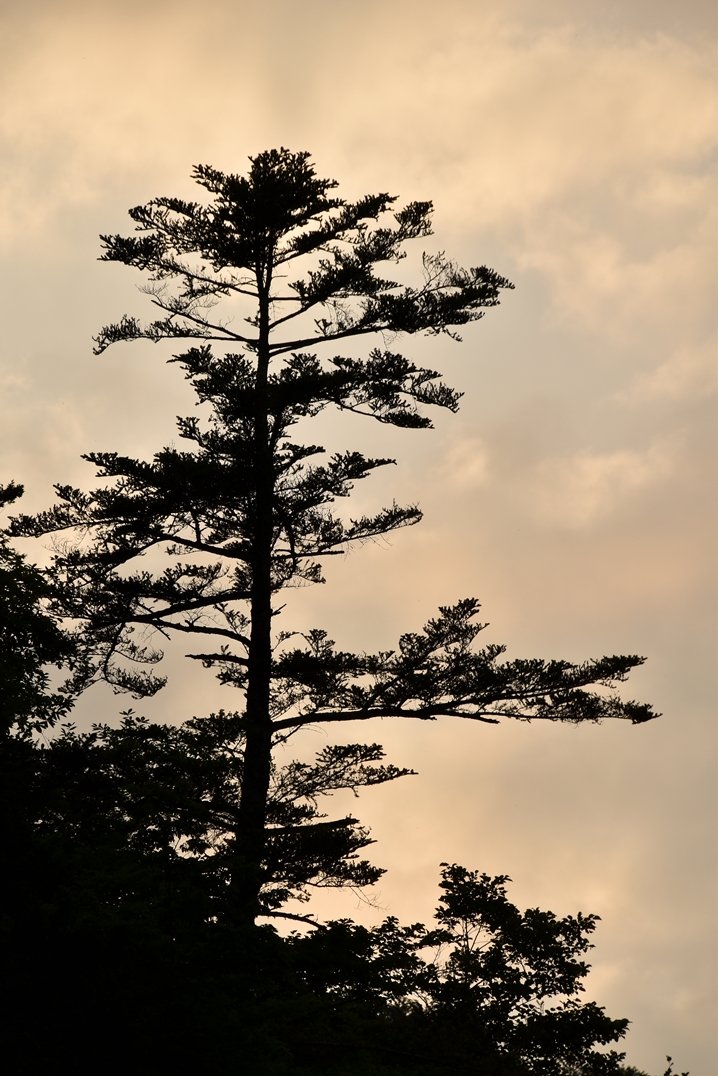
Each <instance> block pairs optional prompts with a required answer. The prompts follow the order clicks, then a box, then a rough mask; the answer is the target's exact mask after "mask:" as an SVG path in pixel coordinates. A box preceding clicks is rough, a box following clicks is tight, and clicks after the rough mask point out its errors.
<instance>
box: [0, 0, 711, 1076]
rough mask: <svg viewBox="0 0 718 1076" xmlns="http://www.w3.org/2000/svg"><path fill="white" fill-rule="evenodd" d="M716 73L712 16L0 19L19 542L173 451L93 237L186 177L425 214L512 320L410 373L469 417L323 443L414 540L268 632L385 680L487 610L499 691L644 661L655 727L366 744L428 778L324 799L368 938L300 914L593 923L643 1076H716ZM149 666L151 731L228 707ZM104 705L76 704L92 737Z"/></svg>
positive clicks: (61, 9) (0, 476) (438, 242)
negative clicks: (466, 615) (359, 458)
mask: <svg viewBox="0 0 718 1076" xmlns="http://www.w3.org/2000/svg"><path fill="white" fill-rule="evenodd" d="M715 40H716V27H715V8H714V5H713V4H712V3H703V2H699V0H683V2H682V3H681V4H680V5H678V4H675V3H673V2H670V3H669V2H667V0H666V2H663V0H645V2H644V0H632V2H631V3H629V4H618V3H600V4H599V3H591V2H589V0H545V2H544V0H542V3H541V4H537V3H532V2H529V0H524V2H521V0H504V2H502V3H501V4H498V3H493V4H492V3H488V2H485V0H471V2H462V0H445V2H444V3H442V4H441V5H438V4H429V3H426V2H424V0H412V2H411V3H409V2H405V0H382V2H381V3H379V2H374V0H352V2H351V3H349V2H346V0H308V2H306V3H304V4H302V5H298V4H296V3H289V2H285V0H265V2H264V3H262V4H258V3H249V2H246V0H244V2H243V0H233V2H230V0H205V2H204V3H202V4H201V5H200V4H194V3H193V4H190V3H187V2H184V0H172V2H171V3H170V2H162V0H144V2H143V3H134V2H131V0H123V2H122V3H118V2H113V0H105V2H102V0H93V2H86V0H78V2H74V3H73V2H69V0H53V2H52V3H49V2H44V0H34V2H33V3H32V4H27V3H20V2H12V0H1V2H0V266H1V268H0V273H1V274H2V288H1V289H0V305H1V316H2V325H3V348H2V355H1V356H0V481H7V480H8V479H10V478H14V479H15V480H17V481H21V482H23V483H24V484H25V486H26V489H27V493H26V497H25V501H24V505H23V507H24V510H26V511H27V510H33V509H39V508H41V507H44V506H47V505H48V504H49V503H50V501H51V498H52V483H53V482H71V483H75V484H77V485H81V486H83V487H88V485H89V484H91V482H92V471H91V469H90V468H88V466H87V465H86V464H84V463H83V462H82V461H81V460H80V458H79V457H80V454H81V453H82V452H87V451H91V450H96V449H107V450H117V451H121V452H129V453H132V454H133V455H135V456H146V455H148V454H151V453H152V452H154V451H156V450H157V449H158V448H160V447H162V445H164V444H166V443H168V442H169V441H171V440H172V438H173V437H174V421H175V416H176V415H177V414H183V413H188V412H189V408H190V407H191V406H192V401H191V399H190V397H189V395H188V392H187V388H186V386H185V384H184V382H183V381H182V379H181V375H180V374H179V371H178V370H177V369H176V368H174V367H169V368H168V367H167V366H166V365H165V364H164V362H163V354H164V353H163V352H162V351H161V348H155V347H153V346H152V345H146V344H144V343H141V344H137V345H136V346H132V347H130V346H124V345H123V346H120V347H117V348H114V349H111V350H110V351H109V352H107V353H106V354H105V355H103V356H102V357H101V358H95V357H93V355H92V343H91V337H92V335H93V333H95V332H97V330H98V329H99V327H100V326H101V325H103V324H106V323H107V322H109V321H113V320H117V319H118V317H119V316H120V315H121V314H122V313H132V314H136V315H138V316H142V315H143V313H145V312H146V310H147V307H146V304H147V300H146V298H144V297H143V296H142V295H141V294H139V293H138V292H137V284H138V283H140V281H139V279H135V278H134V277H133V275H132V273H131V272H130V271H129V270H127V269H125V268H124V267H122V266H115V265H103V264H101V263H98V261H97V256H98V253H99V242H98V238H97V236H98V233H100V232H113V231H125V232H126V231H128V230H129V227H130V224H129V221H128V219H127V217H126V210H127V209H128V208H129V207H130V206H133V205H137V204H139V203H142V202H145V201H147V200H149V199H150V198H151V197H153V196H156V195H162V194H176V195H180V196H192V194H193V185H192V183H191V182H190V179H189V172H190V169H191V166H192V165H194V164H198V163H208V164H212V165H214V166H216V167H218V168H221V169H223V170H225V171H234V172H241V171H243V170H244V168H245V167H246V164H247V157H248V155H250V154H254V153H257V152H259V151H261V150H263V149H267V148H271V147H275V146H281V145H283V146H287V147H289V148H291V149H293V150H299V149H307V150H310V151H311V153H312V155H313V158H314V160H315V161H316V165H317V170H318V172H319V174H320V175H326V176H333V177H335V178H337V179H338V180H339V181H340V184H341V188H340V193H341V194H343V195H344V196H345V197H348V198H352V197H356V196H359V195H361V194H363V193H365V192H368V191H385V190H386V191H390V192H392V193H395V194H398V195H399V196H400V197H401V198H402V199H404V200H411V199H422V200H423V199H432V200H433V202H434V204H435V234H434V236H432V237H431V239H429V240H427V241H426V244H425V246H426V249H429V250H445V251H446V253H447V254H448V255H450V256H451V257H453V258H455V259H456V260H457V261H459V262H461V263H464V264H468V265H480V264H488V265H490V266H492V267H493V268H495V269H496V270H498V271H499V272H501V273H503V274H505V275H506V276H508V277H509V278H510V279H511V280H512V281H513V282H514V284H515V285H516V288H515V291H513V292H510V293H505V295H504V297H503V301H502V305H501V306H500V307H498V308H497V309H495V310H491V311H489V312H488V313H487V316H486V318H485V319H484V320H482V321H481V322H480V323H478V324H477V325H474V326H471V327H469V328H468V329H467V331H466V332H464V334H463V336H464V341H463V343H461V344H457V343H454V342H453V341H451V340H446V339H442V338H439V339H429V340H427V339H418V340H411V341H408V342H405V343H404V344H403V350H404V352H405V353H406V354H408V355H411V356H413V357H416V358H417V359H418V360H420V361H422V362H424V363H426V364H429V365H431V366H433V367H435V368H438V369H441V370H442V371H445V373H446V377H447V380H448V381H449V383H450V384H453V385H454V386H456V387H457V388H459V389H461V390H462V391H463V392H464V397H463V399H462V406H461V410H460V412H459V414H458V415H457V416H439V417H438V419H437V421H436V429H435V430H434V431H431V432H425V431H400V430H393V429H378V430H376V429H370V428H369V427H368V426H367V425H364V424H361V423H360V422H359V421H358V420H357V421H356V422H355V421H353V420H352V421H350V422H349V421H347V420H342V422H341V423H339V422H338V421H337V420H336V419H332V418H329V417H328V418H326V419H324V420H322V425H321V436H322V437H323V439H324V440H323V443H325V444H326V446H327V448H333V447H335V446H336V447H356V448H359V449H361V450H363V451H367V452H369V453H372V452H373V453H376V452H380V453H381V454H383V455H390V456H392V457H395V458H396V459H397V466H396V467H392V468H385V469H384V470H383V471H382V472H381V474H378V475H376V476H375V477H373V478H372V479H371V480H368V481H367V482H365V483H362V487H361V488H360V489H358V490H357V491H356V496H355V498H354V502H353V504H352V509H362V510H363V509H365V508H366V509H369V508H370V507H371V508H376V507H377V506H378V505H380V504H383V503H385V502H386V501H387V500H388V501H391V499H392V498H393V497H395V498H396V499H397V500H398V501H399V502H400V503H414V502H416V503H419V504H420V506H421V508H422V509H423V511H424V520H423V522H422V523H421V524H420V525H419V526H418V527H415V528H410V529H408V530H406V531H403V532H401V533H400V534H397V535H395V536H393V537H392V539H391V541H390V542H385V543H378V544H376V545H369V546H366V547H364V548H362V549H360V550H356V551H355V552H353V553H352V554H350V555H349V556H347V557H346V558H344V559H343V560H342V561H341V562H339V563H337V564H335V565H333V566H332V568H331V570H330V571H329V573H328V583H327V586H324V587H317V588H312V589H311V590H307V591H303V592H301V593H299V594H297V595H295V596H293V597H292V598H291V599H290V601H289V604H288V607H287V611H286V613H285V614H284V615H286V617H287V622H288V624H289V622H290V621H291V625H292V626H296V627H299V628H305V627H308V626H311V625H316V626H322V627H325V628H327V629H328V630H329V631H330V634H331V635H332V637H333V638H335V639H337V641H338V643H339V644H340V646H341V647H342V648H345V649H348V648H351V647H355V648H367V649H372V650H374V649H377V648H379V647H382V648H387V649H388V648H390V647H391V646H392V645H394V643H395V641H396V639H397V637H398V635H399V634H400V633H401V632H402V631H408V630H417V629H418V628H419V627H420V626H421V624H422V623H423V622H424V621H425V620H426V619H428V618H429V617H430V616H431V615H433V614H434V612H435V611H436V608H437V606H438V605H440V604H449V603H451V602H454V601H456V600H458V599H459V598H461V597H464V596H476V597H478V598H480V599H481V601H482V604H483V614H484V615H485V619H486V620H487V621H488V622H489V625H490V626H489V627H488V628H487V629H486V631H485V633H484V636H485V638H486V639H487V640H490V641H492V642H501V643H505V644H506V645H507V648H508V650H507V653H508V656H509V657H518V656H524V657H531V656H542V657H547V658H548V657H563V658H567V659H570V660H582V659H585V658H589V657H598V656H601V655H602V654H604V653H638V654H642V655H645V656H646V657H647V662H646V664H645V666H643V667H642V668H641V669H640V670H639V671H638V672H636V673H634V674H633V676H632V677H631V681H630V684H629V685H627V688H626V693H627V695H628V696H629V697H633V698H637V699H640V700H643V701H650V702H652V703H653V704H654V706H655V707H656V709H658V710H659V711H661V712H662V715H663V716H662V717H661V718H660V719H659V720H657V721H655V722H653V723H651V724H649V725H645V726H639V727H629V726H625V725H623V724H622V723H620V724H615V725H610V724H607V725H604V726H601V727H587V728H573V727H563V726H552V725H549V726H541V725H540V724H538V725H535V726H534V725H518V724H514V725H511V724H508V723H507V724H505V725H502V726H500V727H498V728H493V727H486V726H481V725H479V726H472V725H471V724H469V723H462V722H457V721H454V722H453V723H451V722H448V721H447V722H445V723H437V724H431V725H426V726H424V725H421V726H419V727H412V726H411V725H409V724H408V723H405V724H404V725H403V726H400V725H398V724H396V723H392V722H390V721H387V722H384V723H383V724H382V725H381V727H378V726H377V727H375V728H374V729H372V730H371V731H370V732H369V733H368V732H367V730H366V729H362V730H361V732H362V735H367V734H369V735H371V736H372V738H374V739H377V740H379V741H380V742H382V743H384V745H385V747H386V748H387V752H388V756H389V758H390V760H391V761H393V762H395V763H397V764H400V765H406V766H411V767H413V768H414V769H416V770H417V771H418V776H416V777H411V778H406V779H404V780H403V781H401V782H397V783H396V784H394V785H391V786H387V787H385V788H380V789H375V790H371V791H368V792H366V793H365V794H364V795H363V796H362V798H361V799H360V801H359V802H358V803H354V802H352V803H351V804H349V803H347V804H344V802H343V801H341V800H339V799H338V800H337V803H336V804H334V807H335V808H336V809H337V810H339V809H341V808H342V807H345V806H346V807H349V808H350V809H351V810H354V811H356V812H357V813H358V815H359V817H360V818H361V819H362V821H364V822H366V823H367V824H369V825H370V826H371V827H372V830H373V834H374V836H375V838H376V840H377V844H376V845H375V846H374V848H373V849H372V854H373V857H374V860H375V861H376V862H377V863H380V864H381V865H382V866H384V867H386V868H387V874H386V875H385V876H384V878H383V879H382V880H381V882H380V883H379V885H378V887H377V890H376V892H375V893H374V894H373V897H372V901H373V903H372V904H367V903H366V902H362V901H361V900H359V899H358V898H357V897H356V896H355V895H353V894H350V893H347V894H325V895H322V896H321V898H320V899H319V900H318V902H317V905H316V907H317V910H318V911H319V912H320V913H321V914H326V915H350V916H353V917H355V918H358V919H362V921H365V922H376V921H377V920H378V919H380V918H381V917H383V916H384V915H386V914H394V915H398V916H399V917H400V918H401V919H403V920H405V921H406V920H412V921H413V920H417V919H422V920H424V921H427V919H428V918H429V917H430V916H431V914H432V910H433V908H434V906H435V903H436V898H437V888H436V883H437V879H438V869H439V868H438V865H439V863H440V862H442V861H449V862H459V863H462V864H463V865H464V866H467V867H469V868H472V869H479V870H482V871H486V872H488V873H490V874H499V873H500V874H508V875H510V876H511V878H512V879H513V883H512V886H511V889H510V894H511V895H512V897H513V899H514V900H515V901H516V902H517V903H518V904H519V905H520V906H521V907H527V906H541V907H543V908H551V909H552V910H554V911H555V912H556V913H557V914H562V915H565V914H568V913H569V912H573V913H575V912H576V911H578V910H581V911H583V912H586V913H587V912H595V913H597V914H598V915H600V916H601V923H600V925H599V929H598V931H597V934H596V938H595V941H596V948H595V950H593V953H592V963H593V971H592V972H591V975H590V977H589V980H588V987H587V990H588V995H587V996H590V997H594V998H595V999H596V1000H597V1001H599V1003H600V1004H602V1005H605V1006H606V1009H607V1011H608V1013H609V1014H610V1015H611V1016H614V1017H622V1016H628V1017H629V1018H630V1019H631V1021H632V1024H631V1030H630V1032H629V1035H628V1037H627V1040H626V1047H625V1048H626V1049H627V1051H628V1061H629V1062H630V1063H632V1064H634V1065H637V1066H639V1067H642V1068H645V1069H646V1070H647V1071H649V1072H655V1073H657V1072H659V1071H660V1072H662V1071H663V1067H665V1062H664V1058H665V1055H666V1054H671V1055H672V1056H673V1057H674V1058H675V1059H676V1062H677V1067H678V1069H679V1071H681V1070H685V1069H690V1071H691V1074H692V1076H703V1074H707V1073H710V1072H713V1071H715V1066H716V1060H718V1059H717V1057H716V1044H715V1035H714V1012H715V966H716V960H715V957H716V946H715V940H716V939H715V933H716V932H715V866H716V854H715V853H716V839H715V838H716V833H715V828H716V827H715V822H716V802H715V758H716V752H715V746H716V745H715V701H716V699H715V666H714V656H715V644H716V638H715V635H716V633H715V626H716V617H715V612H716V607H715V606H716V603H715V594H716V588H715V555H714V554H715V539H716V534H715V529H716V528H715V523H716V511H715V509H716V503H715V500H716V499H715V468H714V461H715V396H714V391H715V362H714V359H715V264H716V260H715V253H716V252H715V220H714V213H715V179H714V171H713V162H714V152H715V132H716V123H715V120H716V116H715V111H716V110H715ZM411 264H412V263H411V258H410V259H409V260H408V262H407V263H406V265H407V272H408V273H411ZM313 436H317V434H314V435H313ZM25 548H26V549H27V550H28V551H29V552H30V553H31V555H33V556H35V557H36V558H37V559H40V560H41V559H42V558H43V556H45V554H44V552H43V550H42V549H37V548H31V547H30V546H29V545H27V544H26V545H25ZM188 664H191V665H192V668H191V669H190V670H187V669H186V668H185V665H188ZM167 666H168V670H169V673H170V681H169V684H168V687H167V688H166V689H165V690H164V691H163V692H161V693H160V694H159V695H158V696H157V697H156V698H155V699H154V700H152V701H151V702H148V703H145V704H143V705H142V709H143V711H144V712H145V713H146V714H147V716H148V717H151V718H156V719H158V720H182V719H184V718H186V717H189V716H192V714H195V713H196V714H201V713H207V712H209V711H210V710H211V709H212V708H215V709H216V708H218V707H219V706H225V707H229V708H231V706H232V701H233V700H232V699H231V697H229V696H228V695H227V692H228V690H229V689H226V688H225V689H220V688H219V687H218V686H215V685H214V683H213V681H212V680H211V678H208V677H209V674H205V675H204V678H203V677H202V676H201V675H198V673H197V670H196V668H195V665H194V663H186V662H185V663H184V664H183V662H182V660H181V658H180V657H179V656H178V655H176V654H170V655H169V656H168V658H167ZM124 705H125V703H124V701H123V700H118V699H116V698H114V697H113V696H112V695H110V694H109V693H106V692H105V693H103V691H102V689H100V688H96V689H92V691H91V692H90V693H88V695H87V696H86V697H85V698H84V699H83V700H82V702H81V704H80V707H79V709H78V720H79V721H81V722H82V721H84V722H89V721H90V720H92V719H112V718H113V716H114V715H116V713H117V711H118V710H119V709H120V708H123V707H124ZM308 735H309V739H308V740H307V748H306V749H309V750H313V749H315V748H316V749H319V748H320V747H321V746H322V744H323V743H324V742H325V741H324V739H323V738H322V735H320V734H308ZM312 735H314V740H312V739H311V736H312ZM347 736H349V733H347Z"/></svg>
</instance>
